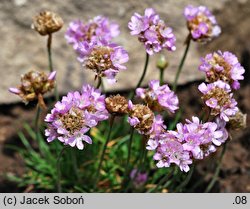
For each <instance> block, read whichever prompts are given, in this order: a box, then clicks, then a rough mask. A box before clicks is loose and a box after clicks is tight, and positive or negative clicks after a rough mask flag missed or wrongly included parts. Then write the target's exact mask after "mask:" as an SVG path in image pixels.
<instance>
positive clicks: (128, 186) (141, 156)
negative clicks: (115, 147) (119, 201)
mask: <svg viewBox="0 0 250 209" xmlns="http://www.w3.org/2000/svg"><path fill="white" fill-rule="evenodd" d="M130 138H131V135H130ZM145 151H146V149H145V146H144V145H143V143H142V145H141V151H140V155H139V158H138V159H137V160H136V161H138V160H139V163H138V166H137V170H136V172H135V175H134V177H133V178H132V179H130V178H129V179H128V182H127V186H126V188H125V190H124V192H127V191H128V189H129V188H130V186H131V183H132V182H133V181H134V179H136V178H137V175H138V174H139V172H140V171H141V170H142V165H143V159H144V156H145ZM135 164H136V163H135ZM125 174H126V172H125ZM126 176H127V175H126ZM124 183H125V178H124Z"/></svg>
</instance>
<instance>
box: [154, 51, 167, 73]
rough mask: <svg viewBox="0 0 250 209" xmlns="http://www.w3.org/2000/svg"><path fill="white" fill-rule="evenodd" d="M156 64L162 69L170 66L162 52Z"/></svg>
mask: <svg viewBox="0 0 250 209" xmlns="http://www.w3.org/2000/svg"><path fill="white" fill-rule="evenodd" d="M156 66H157V68H159V69H160V70H161V69H162V70H164V69H166V68H167V67H168V61H167V60H166V57H165V56H164V55H163V54H161V56H160V58H159V59H158V61H157V63H156Z"/></svg>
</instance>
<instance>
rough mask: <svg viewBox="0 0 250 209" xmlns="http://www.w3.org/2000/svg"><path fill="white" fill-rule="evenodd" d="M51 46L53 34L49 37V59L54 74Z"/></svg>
mask: <svg viewBox="0 0 250 209" xmlns="http://www.w3.org/2000/svg"><path fill="white" fill-rule="evenodd" d="M51 44H52V34H51V33H50V34H49V35H48V41H47V50H48V59H49V70H50V72H53V63H52V54H51Z"/></svg>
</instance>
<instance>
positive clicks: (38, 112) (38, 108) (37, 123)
mask: <svg viewBox="0 0 250 209" xmlns="http://www.w3.org/2000/svg"><path fill="white" fill-rule="evenodd" d="M40 112H41V108H40V106H39V104H37V106H36V117H35V131H36V139H37V140H38V136H39V117H40Z"/></svg>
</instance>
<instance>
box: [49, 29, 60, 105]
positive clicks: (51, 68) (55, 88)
mask: <svg viewBox="0 0 250 209" xmlns="http://www.w3.org/2000/svg"><path fill="white" fill-rule="evenodd" d="M51 45H52V34H51V33H50V34H49V35H48V40H47V50H48V62H49V71H50V72H53V62H52V53H51ZM54 95H55V100H56V101H58V100H59V94H58V90H57V85H56V84H55V87H54Z"/></svg>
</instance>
